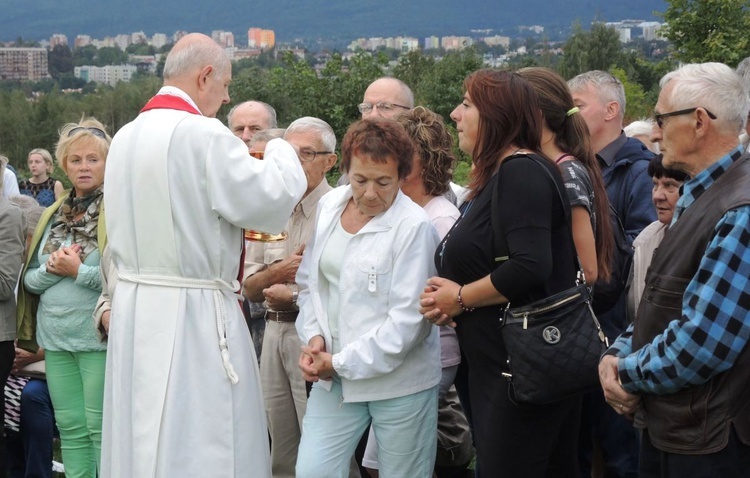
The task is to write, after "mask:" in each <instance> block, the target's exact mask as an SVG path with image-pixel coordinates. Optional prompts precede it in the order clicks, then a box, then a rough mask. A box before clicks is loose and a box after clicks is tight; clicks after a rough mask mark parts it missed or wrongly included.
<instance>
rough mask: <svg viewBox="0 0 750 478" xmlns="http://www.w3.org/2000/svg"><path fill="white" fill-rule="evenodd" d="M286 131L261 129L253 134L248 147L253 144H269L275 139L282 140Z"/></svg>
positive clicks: (282, 129) (281, 129)
mask: <svg viewBox="0 0 750 478" xmlns="http://www.w3.org/2000/svg"><path fill="white" fill-rule="evenodd" d="M285 131H286V130H285V129H284V128H268V129H262V130H260V131H258V132H257V133H255V135H253V139H251V140H250V146H252V145H253V144H255V143H261V142H265V143H267V142H269V141H271V140H272V139H276V138H283V137H284V132H285Z"/></svg>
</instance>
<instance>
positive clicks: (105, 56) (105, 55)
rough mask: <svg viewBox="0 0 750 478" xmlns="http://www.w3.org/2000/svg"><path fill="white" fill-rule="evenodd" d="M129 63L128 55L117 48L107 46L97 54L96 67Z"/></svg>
mask: <svg viewBox="0 0 750 478" xmlns="http://www.w3.org/2000/svg"><path fill="white" fill-rule="evenodd" d="M127 62H128V54H127V53H125V52H124V51H122V50H120V48H118V47H116V46H105V47H102V48H99V50H98V51H97V52H96V61H95V65H96V66H105V65H124V64H125V63H127Z"/></svg>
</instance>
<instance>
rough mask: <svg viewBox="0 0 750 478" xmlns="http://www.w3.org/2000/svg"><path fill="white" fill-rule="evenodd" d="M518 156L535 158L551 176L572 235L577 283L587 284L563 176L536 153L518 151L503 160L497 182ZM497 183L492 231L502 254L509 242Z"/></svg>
mask: <svg viewBox="0 0 750 478" xmlns="http://www.w3.org/2000/svg"><path fill="white" fill-rule="evenodd" d="M517 158H529V159H531V160H533V161H534V162H535V163H536V164H538V165H539V167H540V168H542V170H544V172H545V173H546V174H547V177H549V179H550V181H552V184H554V186H555V190H556V191H557V195H558V197H559V198H560V203H561V204H562V207H563V211H564V213H565V225H566V227H567V229H568V235H569V236H570V244H571V247H572V249H573V257H575V264H574V266H575V267H576V269H577V277H576V284H581V283H583V284H585V283H586V276H585V275H584V273H583V266H582V265H581V259H580V258H579V257H578V251H576V244H575V241H574V240H573V226H572V215H571V212H570V202H569V201H568V200H566V198H565V196H563V193H562V191H561V190H560V185H559V184H558V182H560V183H562V178H560V177H558V178H555V177H554V176H553V175H552V173H551V172H550V170H549V168H547V166H546V165H545V164H544V163H543V162H542V161H545V159H543V158H540V157H539V156H538V155H536V154H523V153H517V154H513V155H510V156H508V157H507V158H505V159H504V160H503V162H502V163H501V164H500V170H499V171H498V173H497V174H498V177H497V183H498V184H499V183H500V174H502V171H503V166H504V165H505V163H506V162H508V161H510V160H513V159H517ZM497 189H498V188H497V185H496V187H495V191H493V193H492V210H491V214H492V232H493V235H494V245H495V247H494V249H495V253H498V252H500V253H501V254H502V251H503V250H504V249H505V250H507V244H506V243H505V241H504V239H503V238H504V237H505V236H504V234H503V227H502V224H501V223H500V221H499V220H497V219H496V218H497V217H498V213H499V211H500V198H499V197H498V194H497ZM503 244H505V248H504V249H503Z"/></svg>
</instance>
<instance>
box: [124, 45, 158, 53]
mask: <svg viewBox="0 0 750 478" xmlns="http://www.w3.org/2000/svg"><path fill="white" fill-rule="evenodd" d="M125 52H126V53H129V54H131V55H154V54H156V48H154V47H153V46H151V45H149V44H148V43H132V44H130V45H128V47H127V48H126V49H125Z"/></svg>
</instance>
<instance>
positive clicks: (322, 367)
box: [299, 335, 336, 382]
mask: <svg viewBox="0 0 750 478" xmlns="http://www.w3.org/2000/svg"><path fill="white" fill-rule="evenodd" d="M332 358H333V356H332V355H331V354H329V353H328V352H326V344H325V340H324V339H323V337H321V336H320V335H316V336H315V337H313V338H312V339H310V342H309V343H308V345H303V346H302V353H301V354H300V357H299V368H300V369H301V370H302V377H303V378H304V379H305V380H306V381H308V382H317V381H318V380H331V379H332V378H333V375H334V374H335V373H336V371H335V370H334V369H333V363H332Z"/></svg>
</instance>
